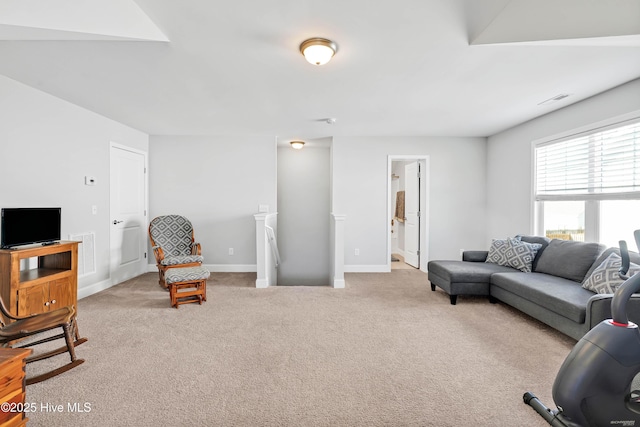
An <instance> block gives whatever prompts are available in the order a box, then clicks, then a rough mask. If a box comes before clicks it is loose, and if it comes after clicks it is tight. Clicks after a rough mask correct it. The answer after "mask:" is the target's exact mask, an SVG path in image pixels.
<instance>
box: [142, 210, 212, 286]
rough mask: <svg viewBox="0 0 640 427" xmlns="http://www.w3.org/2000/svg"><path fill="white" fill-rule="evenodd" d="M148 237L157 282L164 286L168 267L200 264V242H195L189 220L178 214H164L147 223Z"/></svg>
mask: <svg viewBox="0 0 640 427" xmlns="http://www.w3.org/2000/svg"><path fill="white" fill-rule="evenodd" d="M149 238H150V239H151V246H152V249H153V254H154V255H155V257H156V264H157V266H158V273H159V274H160V280H159V283H160V285H161V286H162V287H164V288H166V287H167V284H166V283H165V281H164V274H165V272H166V271H167V270H168V269H169V268H174V267H194V266H199V265H201V264H202V261H203V257H202V254H201V250H200V243H195V240H194V238H193V226H192V225H191V222H190V221H189V220H188V219H187V218H185V217H183V216H180V215H164V216H159V217H156V218H154V219H153V220H152V221H151V223H150V224H149Z"/></svg>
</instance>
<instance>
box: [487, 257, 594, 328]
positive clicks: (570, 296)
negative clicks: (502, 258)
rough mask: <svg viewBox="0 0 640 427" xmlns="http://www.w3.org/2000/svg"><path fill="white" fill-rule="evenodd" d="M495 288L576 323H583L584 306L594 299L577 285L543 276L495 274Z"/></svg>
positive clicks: (539, 274)
mask: <svg viewBox="0 0 640 427" xmlns="http://www.w3.org/2000/svg"><path fill="white" fill-rule="evenodd" d="M547 249H548V248H547ZM494 286H497V287H499V288H502V289H504V290H506V291H509V292H511V293H513V294H516V295H518V296H520V297H522V298H524V299H526V300H528V301H531V302H532V303H534V304H537V305H539V306H541V307H544V308H546V309H547V310H550V311H553V312H554V313H556V314H558V315H561V316H563V317H566V318H567V319H570V320H572V321H574V322H577V323H584V321H585V315H586V307H587V302H588V301H589V298H591V297H592V296H593V295H594V294H593V292H590V291H588V290H586V289H584V288H582V286H581V285H580V283H576V282H575V281H572V280H569V279H563V278H561V277H557V276H552V275H549V274H544V273H495V274H493V275H492V276H491V287H492V288H493V287H494ZM540 320H543V319H540Z"/></svg>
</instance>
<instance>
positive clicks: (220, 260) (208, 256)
mask: <svg viewBox="0 0 640 427" xmlns="http://www.w3.org/2000/svg"><path fill="white" fill-rule="evenodd" d="M149 147H150V148H149V151H150V153H149V188H150V197H149V210H150V218H154V217H156V216H159V215H167V214H179V215H184V216H186V217H187V218H189V220H191V222H192V223H193V226H194V229H195V238H196V240H197V241H198V242H200V243H201V245H202V254H203V256H204V264H205V265H208V266H209V267H210V268H211V269H212V270H214V271H255V268H256V236H255V233H256V231H255V219H254V217H253V215H254V214H256V213H257V212H258V207H259V205H261V204H266V205H269V207H270V211H271V212H276V208H277V207H276V173H277V171H276V141H275V138H265V137H251V136H247V137H207V136H202V137H199V136H152V137H151V138H150V143H149ZM229 248H233V249H234V255H229ZM149 262H150V263H154V260H152V259H151V260H150V261H149ZM152 270H154V268H152Z"/></svg>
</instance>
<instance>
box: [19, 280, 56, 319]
mask: <svg viewBox="0 0 640 427" xmlns="http://www.w3.org/2000/svg"><path fill="white" fill-rule="evenodd" d="M48 302H49V283H43V284H42V285H38V286H29V287H28V288H20V289H18V316H30V315H32V314H38V313H44V312H45V311H49V305H48V304H46V303H48Z"/></svg>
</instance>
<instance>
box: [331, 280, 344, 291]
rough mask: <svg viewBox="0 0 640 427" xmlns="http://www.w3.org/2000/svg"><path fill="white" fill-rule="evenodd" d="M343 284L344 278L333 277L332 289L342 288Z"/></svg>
mask: <svg viewBox="0 0 640 427" xmlns="http://www.w3.org/2000/svg"><path fill="white" fill-rule="evenodd" d="M344 286H345V282H344V279H333V288H334V289H344Z"/></svg>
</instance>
